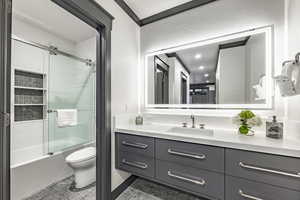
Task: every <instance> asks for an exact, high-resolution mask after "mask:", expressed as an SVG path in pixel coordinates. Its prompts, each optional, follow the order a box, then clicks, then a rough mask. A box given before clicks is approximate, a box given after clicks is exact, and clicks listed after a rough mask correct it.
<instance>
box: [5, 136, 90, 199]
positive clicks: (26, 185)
mask: <svg viewBox="0 0 300 200" xmlns="http://www.w3.org/2000/svg"><path fill="white" fill-rule="evenodd" d="M62 142H63V141H56V145H61V144H62ZM70 142H72V143H73V142H74V141H72V140H70ZM77 142H78V141H77ZM65 144H66V143H65V142H64V145H65ZM77 144H78V143H77ZM93 145H94V143H86V144H81V145H76V146H73V147H72V148H70V149H66V150H64V151H61V152H57V153H55V154H53V155H48V154H45V153H44V152H45V146H44V145H37V146H32V147H28V148H23V149H19V150H15V151H12V152H11V200H21V199H24V198H26V197H29V196H31V195H33V194H35V193H37V192H39V191H40V190H42V189H44V188H46V187H47V186H49V185H51V184H53V183H55V182H58V181H60V180H63V179H65V178H67V177H69V176H71V175H72V174H73V172H72V169H71V168H70V167H69V166H68V165H67V164H66V163H65V157H66V156H67V155H69V154H70V153H72V152H73V151H75V150H77V149H79V148H82V147H86V146H93Z"/></svg>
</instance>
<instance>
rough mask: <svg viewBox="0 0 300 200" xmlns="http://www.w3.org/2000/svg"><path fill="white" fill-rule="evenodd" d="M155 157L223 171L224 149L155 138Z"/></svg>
mask: <svg viewBox="0 0 300 200" xmlns="http://www.w3.org/2000/svg"><path fill="white" fill-rule="evenodd" d="M156 158H157V159H160V160H165V161H171V162H176V163H178V164H183V165H187V166H191V167H195V168H202V169H209V170H213V171H217V172H224V149H223V148H219V147H211V146H206V145H199V144H191V143H185V142H177V141H171V140H162V139H157V140H156Z"/></svg>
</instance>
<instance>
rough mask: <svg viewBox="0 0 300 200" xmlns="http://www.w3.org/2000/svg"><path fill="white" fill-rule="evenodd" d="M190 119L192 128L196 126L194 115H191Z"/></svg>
mask: <svg viewBox="0 0 300 200" xmlns="http://www.w3.org/2000/svg"><path fill="white" fill-rule="evenodd" d="M191 119H192V128H196V126H195V116H194V115H191Z"/></svg>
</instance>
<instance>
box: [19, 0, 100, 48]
mask: <svg viewBox="0 0 300 200" xmlns="http://www.w3.org/2000/svg"><path fill="white" fill-rule="evenodd" d="M13 15H14V17H16V18H18V19H21V20H23V21H25V22H27V23H30V24H32V25H34V26H38V27H39V28H41V29H44V30H46V31H48V32H50V33H52V34H55V35H58V36H60V37H61V38H63V39H66V40H69V41H71V42H74V43H77V42H80V41H83V40H86V39H89V38H91V37H94V36H95V35H96V31H95V30H94V29H93V28H91V27H90V26H89V25H87V24H86V23H84V22H82V21H81V20H80V19H78V18H77V17H75V16H73V15H71V14H70V13H68V12H67V11H65V10H64V9H62V8H60V7H59V6H57V5H56V4H54V3H53V2H51V1H50V0H14V1H13Z"/></svg>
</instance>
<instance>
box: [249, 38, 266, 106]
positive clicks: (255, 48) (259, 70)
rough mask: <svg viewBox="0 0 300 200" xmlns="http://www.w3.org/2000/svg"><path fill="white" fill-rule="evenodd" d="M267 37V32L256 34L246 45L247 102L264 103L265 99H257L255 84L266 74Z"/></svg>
mask: <svg viewBox="0 0 300 200" xmlns="http://www.w3.org/2000/svg"><path fill="white" fill-rule="evenodd" d="M265 39H266V37H265V34H258V35H254V36H252V37H250V39H249V40H248V42H247V45H246V81H247V83H246V88H245V90H246V103H254V104H257V103H263V100H258V101H257V100H255V99H256V98H257V95H256V92H255V90H254V88H253V86H254V85H257V84H259V80H260V78H261V77H262V76H263V75H266V67H265V66H266V56H265V55H266V53H265V52H266V45H265V44H266V43H265Z"/></svg>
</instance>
